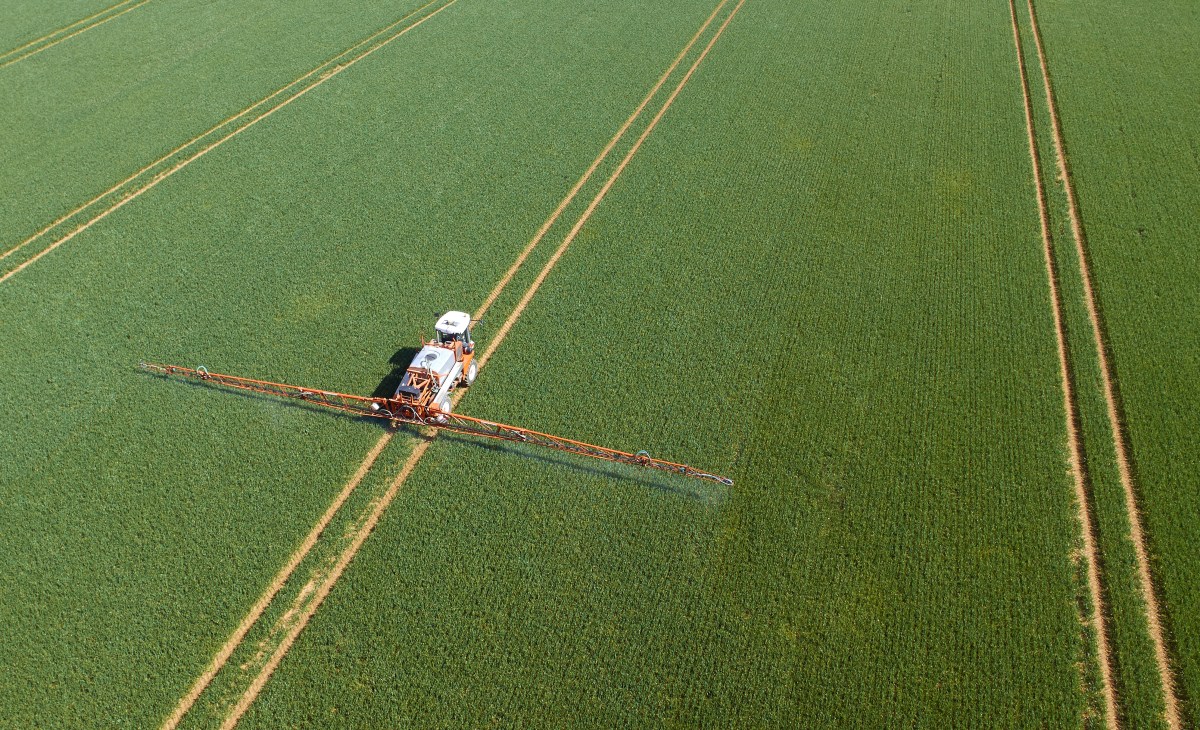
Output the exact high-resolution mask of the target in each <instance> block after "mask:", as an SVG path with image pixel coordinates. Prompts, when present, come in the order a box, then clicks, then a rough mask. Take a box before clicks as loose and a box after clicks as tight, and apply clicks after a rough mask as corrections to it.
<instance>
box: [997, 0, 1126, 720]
mask: <svg viewBox="0 0 1200 730" xmlns="http://www.w3.org/2000/svg"><path fill="white" fill-rule="evenodd" d="M1008 9H1009V14H1010V16H1011V17H1012V28H1013V43H1014V45H1015V47H1016V51H1017V66H1018V69H1019V70H1020V73H1021V96H1022V98H1023V101H1024V105H1025V130H1026V132H1027V133H1028V136H1029V159H1030V162H1031V163H1032V165H1033V180H1034V187H1035V188H1036V189H1037V205H1038V220H1039V222H1040V224H1041V232H1042V254H1043V256H1044V257H1045V259H1046V278H1047V279H1048V281H1049V284H1050V305H1051V309H1052V310H1053V312H1054V338H1055V341H1056V343H1057V347H1058V368H1059V377H1060V378H1061V379H1062V391H1063V410H1064V411H1065V413H1066V420H1067V444H1068V446H1069V448H1070V452H1071V456H1070V463H1071V476H1072V481H1073V482H1074V484H1075V501H1076V502H1077V503H1078V505H1079V514H1078V519H1079V529H1080V532H1081V534H1082V536H1083V550H1084V554H1085V556H1086V560H1087V577H1088V592H1089V593H1090V594H1091V598H1092V626H1093V630H1094V631H1095V632H1096V653H1097V655H1098V656H1097V658H1098V661H1099V663H1100V672H1101V675H1102V677H1103V682H1104V712H1105V723H1106V725H1107V727H1109V728H1111V729H1112V730H1115V729H1116V728H1117V696H1116V691H1115V690H1114V689H1113V680H1112V663H1111V660H1110V656H1111V651H1110V648H1109V644H1108V627H1107V626H1106V623H1105V620H1104V603H1103V599H1102V598H1101V596H1102V590H1103V589H1102V586H1101V582H1100V569H1099V554H1098V550H1097V548H1096V536H1095V532H1094V530H1093V529H1092V526H1093V524H1094V523H1093V515H1092V510H1091V506H1090V505H1091V504H1092V500H1091V495H1090V494H1089V491H1088V485H1087V483H1086V480H1085V477H1084V474H1083V447H1082V444H1081V443H1080V438H1079V429H1078V426H1077V424H1078V422H1079V420H1078V419H1079V414H1078V412H1077V410H1076V405H1075V404H1076V400H1075V389H1074V386H1073V384H1072V379H1071V367H1070V363H1069V362H1068V358H1067V340H1066V332H1065V328H1064V325H1063V306H1062V296H1061V295H1060V294H1059V291H1058V276H1057V273H1056V272H1055V266H1054V250H1053V243H1052V240H1051V234H1050V224H1049V212H1048V208H1047V203H1046V188H1045V185H1044V183H1043V181H1042V169H1041V162H1040V161H1039V155H1038V149H1037V137H1036V135H1035V134H1034V131H1033V106H1032V103H1031V102H1030V99H1029V76H1028V73H1027V72H1026V69H1025V55H1024V52H1023V51H1022V50H1021V33H1020V29H1019V25H1018V23H1017V8H1016V4H1015V2H1014V0H1008Z"/></svg>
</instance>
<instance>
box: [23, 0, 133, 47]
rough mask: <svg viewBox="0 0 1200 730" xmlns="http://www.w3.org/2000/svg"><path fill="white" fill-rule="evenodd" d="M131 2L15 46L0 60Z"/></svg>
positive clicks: (125, 0)
mask: <svg viewBox="0 0 1200 730" xmlns="http://www.w3.org/2000/svg"><path fill="white" fill-rule="evenodd" d="M133 1H134V0H121V2H119V3H117V4H115V5H109V6H108V7H107V8H104V9H103V10H101V11H99V12H96V13H93V14H91V15H89V16H87V17H86V18H83V19H81V20H76V21H75V22H74V23H71V24H69V25H64V26H63V27H61V28H56V29H55V30H52V31H50V32H49V33H47V34H46V35H44V36H41V37H40V38H34V39H33V40H31V41H29V42H28V43H26V44H24V45H20V46H17V47H16V48H12V49H9V50H7V51H5V52H4V53H0V59H3V58H6V57H8V56H11V55H13V54H15V53H20V52H21V51H23V50H25V49H26V48H29V47H30V46H36V45H37V44H39V43H42V42H43V41H48V40H50V39H51V38H53V37H54V36H56V35H58V34H59V33H65V32H67V31H69V30H71V29H72V28H74V27H75V26H77V25H83V24H84V23H86V22H88V21H90V20H95V19H96V18H99V17H100V16H101V15H104V14H105V13H109V12H112V11H113V10H116V9H117V8H119V7H121V6H122V5H128V4H129V3H131V2H133Z"/></svg>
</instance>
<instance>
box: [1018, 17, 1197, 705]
mask: <svg viewBox="0 0 1200 730" xmlns="http://www.w3.org/2000/svg"><path fill="white" fill-rule="evenodd" d="M1037 11H1038V20H1039V24H1040V25H1041V28H1042V33H1043V37H1044V40H1045V44H1046V47H1047V56H1048V61H1049V70H1050V74H1051V78H1052V79H1053V81H1054V88H1055V92H1056V97H1057V102H1058V109H1059V113H1060V115H1061V119H1062V124H1063V131H1064V135H1065V137H1066V150H1067V155H1068V159H1069V162H1070V165H1071V172H1072V179H1073V180H1074V183H1075V189H1076V193H1077V196H1078V199H1079V205H1080V208H1081V214H1082V222H1083V226H1084V230H1085V232H1086V237H1087V246H1088V248H1087V253H1088V257H1089V259H1090V262H1089V264H1090V266H1091V271H1092V276H1093V280H1094V286H1095V290H1096V297H1097V299H1098V301H1097V304H1098V307H1099V311H1100V312H1101V315H1102V318H1103V324H1104V327H1105V331H1106V335H1107V338H1108V341H1107V345H1108V346H1109V348H1110V352H1109V360H1110V363H1111V365H1112V368H1113V370H1114V375H1115V378H1116V386H1117V388H1118V391H1119V397H1120V405H1121V407H1122V410H1123V416H1124V418H1125V423H1124V428H1125V432H1126V434H1125V435H1126V438H1127V439H1128V445H1129V447H1130V449H1131V459H1132V462H1133V476H1134V488H1135V490H1136V493H1137V495H1138V498H1139V505H1140V509H1141V510H1142V512H1143V526H1144V529H1145V532H1146V534H1147V540H1148V545H1147V547H1148V548H1149V550H1150V554H1151V558H1152V562H1151V566H1152V569H1153V571H1154V577H1155V578H1156V579H1157V580H1158V582H1159V585H1158V590H1159V591H1160V592H1161V595H1160V598H1161V602H1162V604H1163V607H1164V609H1165V612H1164V613H1165V615H1164V616H1162V619H1163V622H1164V625H1165V627H1166V629H1167V643H1168V648H1169V649H1170V654H1171V656H1170V660H1171V662H1172V665H1173V669H1174V672H1175V675H1176V683H1177V688H1176V689H1177V694H1178V695H1179V697H1180V698H1181V701H1182V704H1183V707H1182V715H1183V722H1184V723H1185V724H1186V723H1189V722H1195V721H1196V718H1197V714H1196V710H1195V707H1194V704H1195V702H1196V698H1197V697H1200V588H1198V585H1200V584H1198V583H1197V581H1196V578H1195V573H1196V571H1195V564H1196V561H1195V555H1196V549H1195V525H1196V524H1197V523H1198V522H1200V478H1198V477H1197V476H1196V473H1197V472H1196V469H1195V463H1196V454H1197V453H1200V430H1198V429H1197V428H1196V418H1195V414H1196V413H1197V411H1198V410H1200V389H1197V387H1196V383H1197V382H1200V360H1198V359H1197V357H1196V353H1197V352H1200V335H1198V334H1197V330H1196V327H1195V321H1196V319H1197V316H1198V315H1200V307H1198V305H1197V299H1196V289H1197V285H1198V283H1200V275H1198V273H1197V269H1196V266H1195V263H1194V253H1193V247H1194V242H1195V240H1196V239H1197V236H1198V235H1200V218H1198V217H1197V216H1196V214H1195V211H1197V210H1200V172H1198V169H1197V166H1196V157H1195V150H1196V148H1197V140H1198V134H1200V122H1197V117H1196V114H1195V109H1196V105H1195V99H1196V96H1197V91H1198V87H1197V83H1196V79H1195V74H1188V73H1183V72H1182V71H1181V70H1182V69H1186V68H1194V67H1195V66H1196V65H1197V63H1198V62H1200V56H1198V51H1197V47H1196V44H1195V42H1194V40H1195V34H1196V30H1197V27H1198V24H1200V16H1198V15H1197V13H1196V8H1195V6H1194V4H1192V3H1185V2H1162V3H1155V4H1153V5H1152V6H1137V7H1134V6H1129V5H1124V4H1120V3H1112V2H1101V3H1098V4H1087V5H1086V6H1085V5H1084V4H1081V3H1075V2H1054V3H1039V4H1038V5H1037ZM1189 149H1190V150H1191V151H1190V152H1189ZM1071 262H1072V264H1074V258H1072V259H1071ZM1080 327H1088V324H1087V322H1086V320H1083V321H1081V322H1080ZM1089 331H1090V330H1089ZM1089 345H1090V346H1091V347H1093V348H1094V344H1091V343H1089ZM1096 387H1098V384H1097V385H1096ZM1102 435H1103V436H1105V437H1107V438H1108V443H1103V440H1102V439H1097V443H1096V445H1095V448H1094V449H1091V451H1092V453H1095V454H1097V455H1098V459H1099V460H1101V463H1103V462H1104V461H1107V460H1110V459H1112V456H1111V454H1112V450H1113V447H1112V443H1111V435H1110V434H1109V433H1108V431H1107V429H1104V431H1103V433H1102ZM1112 501H1117V502H1119V508H1118V509H1117V510H1114V511H1115V512H1117V513H1118V514H1120V515H1121V517H1122V519H1113V520H1112V521H1111V522H1110V527H1109V529H1110V531H1111V532H1112V533H1113V539H1114V540H1119V541H1124V542H1126V545H1127V542H1128V535H1129V527H1128V523H1127V520H1125V519H1123V517H1124V515H1123V512H1124V504H1123V501H1124V499H1123V494H1121V493H1118V492H1115V490H1114V492H1113V493H1112ZM1125 549H1126V550H1128V547H1127V546H1126V547H1125ZM1138 590H1139V591H1140V587H1138ZM1131 620H1133V621H1136V622H1137V623H1138V624H1139V628H1141V630H1143V631H1144V628H1142V627H1144V624H1145V619H1144V616H1140V615H1136V614H1135V615H1133V616H1132V617H1131ZM1147 684H1149V686H1150V690H1152V691H1154V694H1157V687H1158V678H1157V676H1152V677H1151V678H1150V682H1145V681H1143V682H1142V683H1141V684H1140V686H1131V687H1129V688H1128V692H1129V693H1131V694H1132V693H1141V692H1145V691H1147V690H1146V685H1147ZM1156 719H1157V718H1156Z"/></svg>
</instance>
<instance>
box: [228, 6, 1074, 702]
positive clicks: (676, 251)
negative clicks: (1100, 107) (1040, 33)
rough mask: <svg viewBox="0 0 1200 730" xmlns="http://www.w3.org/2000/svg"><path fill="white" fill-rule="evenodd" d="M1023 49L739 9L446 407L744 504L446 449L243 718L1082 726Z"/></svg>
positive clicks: (919, 13) (916, 14)
mask: <svg viewBox="0 0 1200 730" xmlns="http://www.w3.org/2000/svg"><path fill="white" fill-rule="evenodd" d="M947 18H948V19H949V21H948V22H947ZM947 29H953V30H952V31H950V32H949V33H947ZM947 44H949V50H947V49H946V46H947ZM1011 53H1012V51H1011V30H1010V28H1009V25H1008V23H1007V16H1006V9H1005V8H1002V7H978V6H972V7H963V6H961V5H959V4H952V3H935V4H933V5H932V6H930V7H923V8H918V7H912V8H894V9H886V8H885V9H880V10H879V11H878V12H877V13H874V14H863V13H859V12H851V11H849V10H846V11H838V12H828V10H827V8H825V7H824V6H821V5H819V4H817V3H808V2H800V3H768V2H755V1H754V0H750V1H749V2H747V4H746V6H745V8H744V9H743V10H742V12H741V14H739V15H738V17H737V19H736V21H735V22H734V23H733V24H732V25H731V27H730V29H729V31H728V33H727V34H726V35H725V36H724V37H723V38H722V39H721V41H720V43H719V44H718V45H717V46H716V48H715V49H714V51H713V56H712V58H711V59H710V60H709V61H708V62H707V63H706V65H705V66H704V67H703V68H702V69H701V71H700V72H699V74H698V76H697V78H696V79H695V80H694V81H693V84H692V85H691V86H689V87H688V89H687V90H685V92H684V94H683V95H682V96H681V97H680V100H679V101H678V102H677V105H676V106H675V107H674V108H673V109H672V111H671V112H670V114H669V115H667V116H666V117H665V118H664V120H663V122H662V123H661V124H660V126H659V128H658V130H657V131H656V132H655V134H654V136H653V137H651V138H650V139H649V141H648V142H647V143H646V146H645V149H644V150H643V151H642V152H641V153H640V155H639V157H638V158H637V159H636V160H635V161H634V162H633V164H631V166H630V168H629V170H628V171H627V172H626V174H625V176H623V177H622V178H621V180H619V181H618V183H617V184H616V186H615V187H614V189H613V192H612V193H611V194H610V197H609V198H608V199H606V201H605V202H604V204H603V205H602V206H601V208H600V209H599V210H598V211H597V213H596V215H595V216H594V218H593V219H592V220H591V222H590V223H589V224H588V225H587V226H586V227H585V228H584V230H583V231H582V233H581V234H580V237H579V239H578V240H577V241H576V242H575V243H574V244H572V247H571V249H570V250H569V251H568V252H567V254H566V255H565V256H564V258H563V260H562V261H561V262H560V263H559V265H558V268H556V269H555V270H554V271H553V273H552V274H551V276H550V277H549V279H547V282H546V284H545V285H544V287H543V289H542V290H541V291H540V292H539V294H538V296H537V297H536V298H535V299H534V300H533V303H532V304H531V305H530V307H529V308H528V309H527V310H526V314H525V315H524V316H523V318H522V319H521V320H520V321H519V322H518V323H517V325H516V327H515V328H514V329H513V331H512V333H511V334H510V335H509V338H508V340H507V341H506V343H505V346H504V348H503V349H501V350H500V351H499V353H498V355H497V356H496V358H495V359H494V360H493V364H492V365H491V366H490V368H489V370H488V371H487V373H486V378H484V379H481V380H480V381H479V382H478V383H477V384H476V386H475V387H474V388H473V390H472V392H471V393H470V394H469V395H468V397H467V398H465V399H464V400H463V401H462V404H461V407H460V410H462V411H463V412H469V413H471V414H473V415H478V416H481V417H485V418H494V419H498V420H508V421H510V422H515V423H521V424H524V425H528V426H530V427H535V428H540V429H544V430H547V431H550V432H555V433H562V434H564V435H568V436H574V437H578V438H582V439H584V440H591V441H596V442H601V443H607V444H611V445H613V446H616V447H618V448H628V449H636V448H647V449H649V450H650V451H651V452H652V453H655V454H657V455H661V456H664V457H668V458H673V459H678V460H681V461H686V462H689V463H696V464H701V465H705V466H708V467H710V468H712V469H714V470H716V471H719V472H725V473H731V474H732V476H733V477H734V479H735V482H736V484H735V486H734V488H733V489H732V490H729V491H723V490H721V489H719V488H715V487H710V486H708V485H703V484H700V485H697V484H693V483H690V482H687V483H681V482H680V481H678V480H674V479H671V478H668V477H661V476H655V475H650V476H648V475H646V474H643V473H640V472H637V471H633V470H627V469H622V468H617V467H608V466H604V465H599V466H597V465H595V464H589V463H580V462H579V461H578V460H576V459H573V458H571V457H558V456H545V455H543V454H539V453H536V452H532V451H529V450H527V449H522V448H519V447H508V446H494V445H490V444H479V443H476V442H473V441H471V440H470V439H458V438H452V437H448V436H445V435H443V436H441V437H439V439H438V441H437V442H436V443H435V444H434V446H433V447H432V448H431V449H430V451H429V456H428V457H427V458H426V460H425V461H424V462H422V464H421V465H420V467H419V468H418V470H417V472H416V473H414V475H413V477H412V479H411V480H410V482H409V486H408V489H407V490H406V492H405V493H404V494H402V495H401V496H400V497H399V498H397V501H396V502H395V503H394V504H393V506H392V508H391V510H390V511H389V513H388V515H387V516H386V517H385V519H384V520H383V522H382V523H381V524H380V526H379V528H378V529H377V531H376V533H375V535H374V536H373V537H372V539H371V541H369V542H368V543H367V545H366V547H364V548H363V550H362V552H361V553H360V554H359V557H358V558H357V559H356V561H355V563H354V564H353V565H352V566H351V568H350V570H349V571H347V573H346V575H345V577H344V578H343V580H342V583H340V584H339V586H338V587H337V589H336V590H335V591H334V593H333V594H332V595H331V597H330V599H329V600H328V601H327V603H326V604H325V606H324V607H323V608H322V610H321V612H319V613H318V614H317V615H316V617H315V618H314V619H313V622H312V623H311V624H310V625H309V627H308V630H307V631H306V633H305V634H303V635H302V636H301V638H300V640H299V642H298V644H297V645H296V647H295V648H293V650H292V653H291V654H290V655H289V656H288V658H287V659H285V661H284V663H283V664H282V665H281V667H280V669H279V671H278V673H277V674H276V676H275V677H274V678H273V680H272V684H271V685H269V686H268V688H267V690H266V692H265V693H264V694H263V695H262V697H261V698H260V701H259V703H258V704H257V705H255V707H253V708H252V709H251V711H250V714H249V715H247V720H248V721H249V723H250V724H251V725H262V726H278V725H305V724H321V725H327V724H343V725H346V726H356V725H381V724H398V723H403V722H417V723H418V724H423V725H455V726H461V725H467V726H477V725H483V724H489V723H490V724H496V723H499V724H506V723H510V722H518V721H519V722H525V723H529V724H535V725H563V724H570V725H596V726H612V725H630V724H662V723H664V722H676V723H679V724H684V725H689V726H690V725H714V726H725V725H732V724H739V723H740V724H748V725H754V724H763V723H769V724H778V725H783V726H807V725H813V724H837V725H850V724H856V725H868V726H876V725H880V724H889V723H890V724H904V723H911V724H916V723H921V724H925V725H933V726H952V725H971V724H977V723H983V724H1020V723H1021V722H1022V721H1026V720H1028V719H1029V718H1038V720H1039V721H1041V722H1045V723H1046V724H1050V725H1069V724H1073V723H1075V722H1077V721H1078V719H1079V718H1080V717H1081V716H1082V715H1083V712H1084V709H1085V707H1084V704H1085V701H1086V699H1085V698H1084V697H1083V696H1081V695H1080V693H1079V692H1078V687H1079V684H1080V681H1081V677H1080V674H1079V670H1078V669H1077V667H1076V662H1078V661H1082V659H1083V656H1084V653H1085V651H1086V637H1085V636H1083V635H1082V634H1081V632H1080V628H1079V623H1078V616H1077V615H1076V613H1075V599H1076V596H1077V592H1078V589H1079V585H1078V583H1077V579H1076V576H1075V572H1074V566H1073V565H1072V563H1071V561H1070V557H1069V556H1070V553H1071V550H1072V547H1073V542H1074V540H1075V536H1076V535H1077V526H1076V524H1075V522H1074V519H1075V517H1074V514H1075V513H1074V510H1073V508H1072V504H1071V488H1070V482H1069V481H1068V478H1067V476H1066V474H1065V464H1066V461H1065V454H1064V449H1063V442H1064V439H1063V423H1064V419H1063V413H1062V410H1061V403H1062V400H1061V391H1060V390H1059V381H1058V373H1057V369H1056V366H1055V362H1056V361H1055V356H1054V337H1053V330H1052V324H1051V320H1050V316H1049V312H1048V310H1047V307H1046V296H1047V295H1046V289H1045V286H1046V284H1045V281H1046V279H1045V272H1044V268H1043V264H1042V259H1041V253H1040V251H1041V249H1040V245H1039V239H1038V234H1037V229H1036V219H1034V218H1031V216H1030V214H1031V213H1032V212H1033V209H1032V208H1031V207H1030V205H1028V203H1029V201H1030V200H1031V199H1030V198H1029V197H1028V195H1027V194H1028V190H1029V182H1028V161H1027V153H1026V150H1025V146H1024V145H1025V143H1024V131H1023V119H1022V117H1021V112H1020V109H1021V106H1020V104H1021V101H1020V91H1019V89H1018V87H1017V86H1016V85H1015V84H1013V83H1012V77H1011V75H1010V73H1009V71H1010V66H1009V64H1010V63H1011ZM997 130H999V132H998V131H997Z"/></svg>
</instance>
